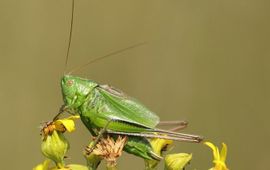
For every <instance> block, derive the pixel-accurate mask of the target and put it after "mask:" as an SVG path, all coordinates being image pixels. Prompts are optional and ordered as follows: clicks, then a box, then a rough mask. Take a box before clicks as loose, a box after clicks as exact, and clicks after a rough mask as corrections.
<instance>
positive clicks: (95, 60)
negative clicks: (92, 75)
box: [68, 42, 146, 74]
mask: <svg viewBox="0 0 270 170" xmlns="http://www.w3.org/2000/svg"><path fill="white" fill-rule="evenodd" d="M144 44H146V42H142V43H138V44H134V45H131V46H129V47H126V48H123V49H120V50H117V51H113V52H111V53H109V54H106V55H104V56H101V57H97V58H94V59H93V60H90V61H89V62H87V63H85V64H83V65H81V66H78V67H74V68H73V69H71V71H70V72H69V73H68V74H71V73H73V72H74V71H79V70H81V69H82V68H84V67H86V66H88V65H89V64H91V63H94V62H97V61H100V60H103V59H105V58H107V57H111V56H113V55H116V54H119V53H122V52H124V51H127V50H130V49H132V48H136V47H139V46H142V45H144Z"/></svg>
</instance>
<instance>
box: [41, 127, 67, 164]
mask: <svg viewBox="0 0 270 170" xmlns="http://www.w3.org/2000/svg"><path fill="white" fill-rule="evenodd" d="M68 148H69V143H68V141H67V139H66V138H65V137H64V135H63V133H62V132H59V131H56V130H54V131H53V132H52V134H51V135H48V136H47V137H46V139H45V140H43V141H42V143H41V151H42V153H43V155H44V156H46V157H47V158H49V159H51V160H53V161H54V162H55V164H56V165H57V167H59V168H63V167H64V156H65V154H66V152H67V150H68Z"/></svg>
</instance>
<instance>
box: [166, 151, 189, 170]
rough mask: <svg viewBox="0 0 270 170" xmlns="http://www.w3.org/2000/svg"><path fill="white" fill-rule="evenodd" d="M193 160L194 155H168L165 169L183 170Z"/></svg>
mask: <svg viewBox="0 0 270 170" xmlns="http://www.w3.org/2000/svg"><path fill="white" fill-rule="evenodd" d="M191 158H192V154H187V153H177V154H168V155H166V156H165V169H166V170H182V169H184V168H185V166H186V164H187V163H189V162H190V160H191Z"/></svg>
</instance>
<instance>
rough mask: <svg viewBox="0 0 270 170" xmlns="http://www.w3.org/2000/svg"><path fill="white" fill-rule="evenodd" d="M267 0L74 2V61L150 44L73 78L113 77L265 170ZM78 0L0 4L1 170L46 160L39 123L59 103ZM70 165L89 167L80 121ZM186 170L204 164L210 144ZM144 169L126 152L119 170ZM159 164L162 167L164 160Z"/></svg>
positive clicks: (198, 149) (232, 160) (269, 138)
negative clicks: (85, 163)
mask: <svg viewBox="0 0 270 170" xmlns="http://www.w3.org/2000/svg"><path fill="white" fill-rule="evenodd" d="M269 6H270V2H269V1H267V0H257V1H255V0H253V1H252V0H224V1H221V0H204V1H200V0H147V1H145V0H76V9H75V18H74V20H75V21H74V32H73V41H72V47H71V57H70V60H69V62H68V68H69V69H70V68H72V67H73V66H78V65H81V64H83V63H85V62H86V61H89V60H90V59H93V58H95V57H97V56H101V55H105V54H107V53H109V52H111V51H114V50H118V49H121V48H123V47H127V46H129V45H132V44H135V43H138V42H143V41H147V42H148V43H147V45H145V46H142V47H138V48H136V49H132V50H129V51H126V52H124V53H121V54H119V55H117V56H114V57H111V58H108V59H106V60H103V61H100V62H97V63H94V64H92V65H90V66H89V67H87V68H85V69H83V70H81V71H80V72H79V73H76V75H79V76H82V77H87V78H89V79H93V80H96V81H98V82H100V83H101V84H111V85H113V86H115V87H117V88H119V89H122V90H123V91H124V92H126V93H127V94H129V95H130V96H133V97H135V98H137V99H139V100H140V101H141V102H142V103H144V104H145V105H146V106H148V107H149V108H150V109H151V110H153V111H154V112H156V113H157V114H158V115H159V116H160V117H161V119H163V120H179V119H180V120H181V119H184V120H188V121H189V123H190V124H189V128H188V129H186V130H185V132H189V133H195V134H201V135H203V136H205V138H206V139H207V140H210V141H212V142H214V143H216V144H217V145H220V144H221V142H225V143H226V144H228V149H229V151H228V166H229V168H230V169H235V170H247V169H250V170H254V169H256V170H264V169H267V168H266V167H268V163H269V161H270V157H269V152H270V149H269V142H270V133H269V130H270V128H269V123H268V122H269V118H270V116H269V111H270V109H269V106H270V89H269V86H270V75H269V73H270V67H269V66H270V47H269V45H270V42H269V38H270V10H269ZM70 14H71V0H24V1H17V0H1V1H0V22H1V27H0V37H1V39H0V58H1V61H0V63H1V67H0V69H1V72H0V74H1V83H0V89H1V93H0V95H1V98H0V100H1V132H2V133H1V140H0V143H1V145H0V151H1V152H0V160H1V168H0V169H14V170H15V169H23V170H24V169H25V170H27V169H31V168H32V167H33V166H34V165H36V164H38V163H39V162H41V161H42V160H43V156H42V155H41V153H40V136H39V128H38V127H39V125H40V123H41V122H43V121H47V120H49V119H51V118H52V117H53V115H54V114H55V113H56V112H57V111H58V108H59V106H60V105H61V104H62V96H61V91H60V86H59V81H60V78H61V76H62V75H63V72H64V65H65V64H64V63H65V53H66V49H67V40H68V34H69V32H68V31H69V22H70ZM77 123H78V129H77V131H76V132H75V133H73V134H70V135H69V139H70V142H71V150H70V152H69V157H70V158H71V159H70V160H68V162H73V163H84V158H83V157H82V154H81V153H82V149H83V147H84V146H85V145H87V143H88V140H89V139H90V136H89V133H88V132H87V130H86V129H85V128H84V127H83V126H82V125H81V122H80V121H78V122H77ZM173 152H192V153H193V157H194V158H193V160H192V163H191V165H190V166H189V167H188V169H195V168H196V169H208V168H210V167H211V166H212V163H211V161H212V153H211V151H210V149H209V148H207V147H206V146H204V145H196V144H184V143H175V148H174V149H173ZM127 168H128V169H129V170H137V169H143V160H142V159H140V158H136V157H134V156H131V155H127V154H125V155H124V156H123V157H121V158H120V160H119V169H127ZM159 169H162V167H160V168H159Z"/></svg>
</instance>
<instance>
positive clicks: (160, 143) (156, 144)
mask: <svg viewBox="0 0 270 170" xmlns="http://www.w3.org/2000/svg"><path fill="white" fill-rule="evenodd" d="M150 143H151V146H152V148H153V151H154V152H155V153H156V154H158V155H159V156H161V155H162V152H163V151H165V150H166V149H167V147H168V146H169V145H171V144H172V143H173V141H172V140H168V139H160V138H154V139H151V141H150Z"/></svg>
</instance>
